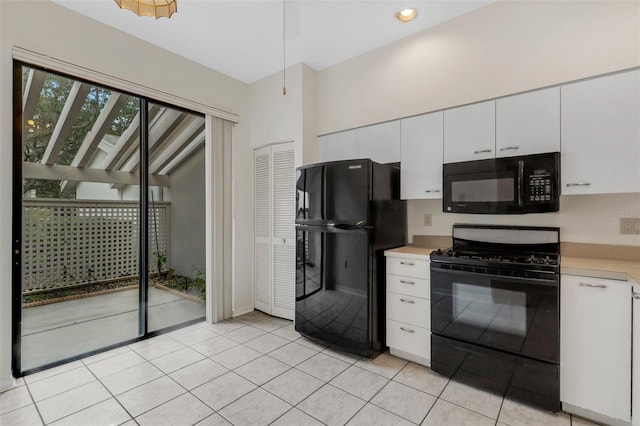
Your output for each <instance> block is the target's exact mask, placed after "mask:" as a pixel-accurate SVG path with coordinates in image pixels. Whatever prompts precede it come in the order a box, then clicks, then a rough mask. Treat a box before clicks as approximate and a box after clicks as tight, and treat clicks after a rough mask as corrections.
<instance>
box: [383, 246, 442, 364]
mask: <svg viewBox="0 0 640 426" xmlns="http://www.w3.org/2000/svg"><path fill="white" fill-rule="evenodd" d="M385 255H386V256H387V312H386V313H387V346H389V349H390V352H391V354H392V355H395V356H398V357H401V358H405V359H408V360H410V361H413V362H417V363H419V364H423V365H427V366H428V365H430V359H431V295H430V291H431V290H430V280H429V277H430V270H429V265H430V263H429V258H428V256H426V255H425V256H419V255H403V254H398V253H385Z"/></svg>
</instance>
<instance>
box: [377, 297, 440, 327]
mask: <svg viewBox="0 0 640 426" xmlns="http://www.w3.org/2000/svg"><path fill="white" fill-rule="evenodd" d="M387 318H389V319H392V320H394V321H400V322H403V323H405V324H411V325H415V326H417V327H422V328H431V301H430V300H427V299H421V298H419V297H413V296H405V295H404V294H396V293H389V292H387Z"/></svg>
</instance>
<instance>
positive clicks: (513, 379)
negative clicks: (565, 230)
mask: <svg viewBox="0 0 640 426" xmlns="http://www.w3.org/2000/svg"><path fill="white" fill-rule="evenodd" d="M452 236H453V246H452V247H451V248H448V249H439V250H435V251H433V252H432V253H431V256H430V257H431V267H430V269H431V293H430V294H431V313H430V315H431V368H432V370H434V371H436V372H438V373H440V374H442V375H445V376H447V377H451V378H452V379H453V380H456V381H459V382H462V383H465V384H467V385H470V386H475V387H479V388H482V389H486V390H489V391H491V392H493V393H496V394H498V395H500V396H505V397H508V398H511V399H515V400H518V401H523V402H525V403H527V404H532V405H534V406H537V407H540V408H544V409H547V410H549V411H558V410H560V408H561V407H560V385H559V383H560V376H559V371H560V370H559V368H560V356H559V353H560V312H559V307H560V305H559V288H560V273H559V272H560V231H559V229H558V228H550V227H523V226H499V225H471V224H456V225H454V226H453V232H452Z"/></svg>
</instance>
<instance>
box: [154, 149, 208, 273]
mask: <svg viewBox="0 0 640 426" xmlns="http://www.w3.org/2000/svg"><path fill="white" fill-rule="evenodd" d="M204 184H205V179H204V145H203V146H202V147H201V148H200V149H199V150H198V151H197V152H196V153H195V154H193V155H192V156H191V157H190V158H189V159H188V160H187V161H186V162H184V163H183V164H182V165H181V166H180V167H179V168H178V169H176V170H175V171H174V172H173V173H171V187H170V188H167V189H166V190H165V191H164V192H165V195H166V197H165V201H171V209H170V211H171V213H170V214H171V239H170V250H169V260H168V265H167V267H169V268H173V269H175V271H176V274H177V275H182V276H186V277H194V276H195V275H196V273H197V271H196V270H195V269H197V270H199V271H204V270H205V232H204V229H205V228H204V227H205V187H204ZM149 232H153V230H149ZM151 250H153V247H151ZM194 268H195V269H194Z"/></svg>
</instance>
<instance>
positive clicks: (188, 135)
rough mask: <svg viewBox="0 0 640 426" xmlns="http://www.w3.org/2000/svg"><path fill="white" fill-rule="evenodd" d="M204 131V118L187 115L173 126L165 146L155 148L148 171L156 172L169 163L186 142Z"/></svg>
mask: <svg viewBox="0 0 640 426" xmlns="http://www.w3.org/2000/svg"><path fill="white" fill-rule="evenodd" d="M202 131H204V119H203V118H202V117H200V116H196V115H193V116H188V117H187V118H186V119H185V120H183V121H182V123H180V124H179V125H178V127H176V128H175V130H174V131H173V132H171V135H170V136H169V137H168V138H167V139H166V143H165V144H164V145H165V146H163V147H162V149H157V150H156V151H155V153H154V155H151V156H150V158H149V164H150V165H149V172H150V173H157V172H158V171H159V170H160V169H162V168H163V167H165V166H166V165H167V164H169V163H170V162H171V161H172V160H173V159H174V158H175V157H176V156H177V155H178V154H179V153H180V151H182V150H183V149H184V148H185V147H186V146H187V145H188V144H189V142H191V140H193V138H194V136H197V134H198V133H201V132H202Z"/></svg>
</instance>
